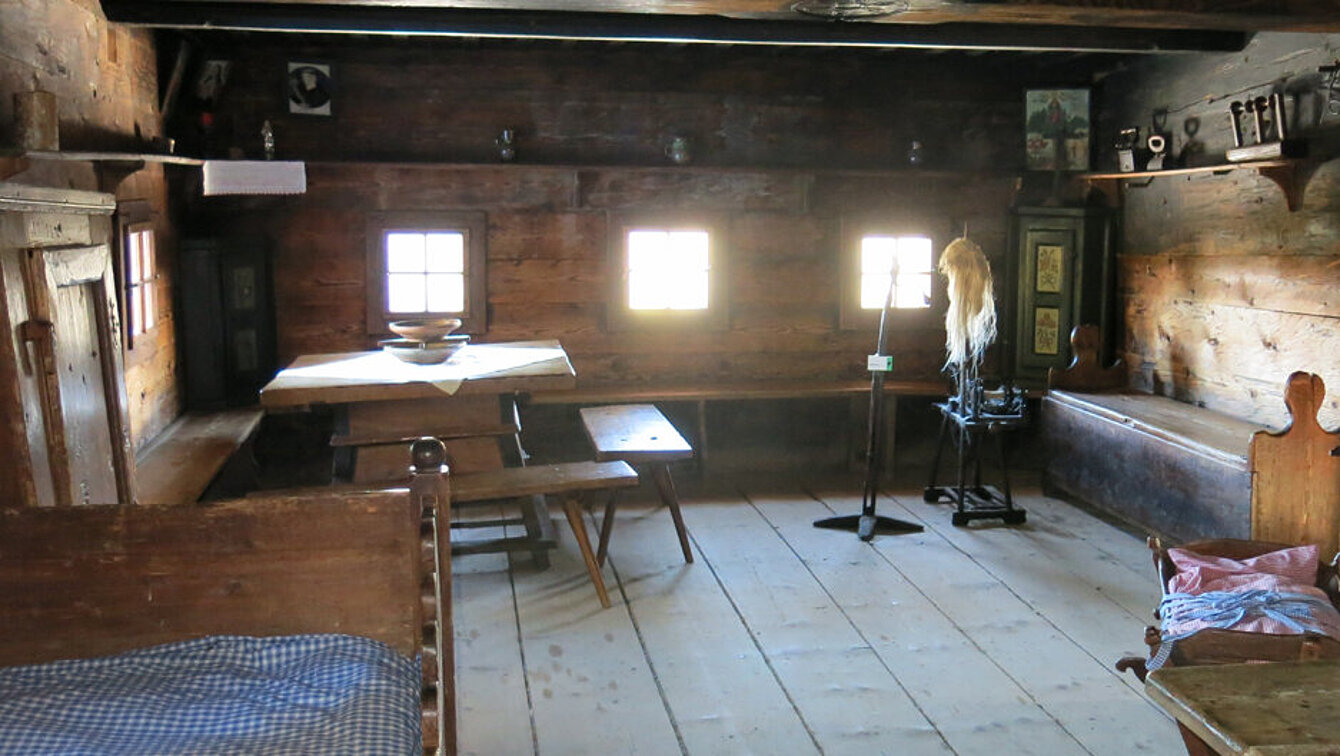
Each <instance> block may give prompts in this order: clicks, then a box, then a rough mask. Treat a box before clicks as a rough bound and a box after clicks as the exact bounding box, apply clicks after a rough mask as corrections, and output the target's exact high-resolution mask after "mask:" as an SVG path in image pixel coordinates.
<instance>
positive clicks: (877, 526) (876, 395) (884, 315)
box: [814, 271, 925, 541]
mask: <svg viewBox="0 0 1340 756" xmlns="http://www.w3.org/2000/svg"><path fill="white" fill-rule="evenodd" d="M896 281H897V276H895V275H893V272H892V271H891V272H890V275H889V292H888V294H887V295H886V296H885V298H884V309H883V310H881V311H880V313H879V338H878V339H877V341H876V342H875V353H874V354H872V355H870V359H869V360H868V361H867V363H866V365H867V367H868V368H869V369H870V415H869V418H868V426H867V428H866V445H865V493H864V494H863V495H862V498H861V513H860V514H855V515H838V516H836V517H825V518H824V519H822V520H815V521H814V527H816V528H826V529H828V530H849V531H853V532H855V533H856V537H857V538H860V539H861V540H862V541H869V540H870V539H872V538H874V537H875V534H876V533H884V534H886V535H892V534H897V533H920V532H922V531H923V530H925V528H923V527H921V526H920V525H918V524H916V523H915V522H907V521H905V520H895V519H894V518H892V517H885V516H884V515H880V514H875V498H876V497H877V496H878V494H879V481H880V478H882V477H884V450H885V446H886V445H887V443H888V432H887V429H886V428H885V423H886V422H887V420H885V416H884V401H885V396H884V374H885V373H887V372H888V371H890V370H892V369H893V357H892V356H890V355H888V354H887V353H886V350H887V348H888V343H889V332H888V329H887V328H885V325H886V324H887V322H888V317H889V307H890V305H891V304H892V301H893V287H894V283H895V282H896Z"/></svg>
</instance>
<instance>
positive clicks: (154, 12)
mask: <svg viewBox="0 0 1340 756" xmlns="http://www.w3.org/2000/svg"><path fill="white" fill-rule="evenodd" d="M749 1H750V2H751V9H750V11H749V12H739V11H738V10H736V11H732V10H731V9H730V8H729V7H720V6H727V5H729V4H728V3H712V4H711V6H712V7H714V8H719V12H716V13H713V14H711V15H708V14H705V13H702V12H701V8H702V7H703V6H692V7H693V8H694V10H695V11H699V12H694V13H682V12H678V8H679V5H670V4H664V5H660V4H654V5H650V6H646V5H643V6H638V9H639V10H640V12H632V11H633V6H631V5H630V6H628V7H626V8H625V7H622V6H619V7H618V8H617V9H616V8H615V7H613V6H611V5H610V4H609V3H604V2H595V3H593V2H591V1H590V0H588V1H587V2H585V3H580V4H575V5H567V4H563V5H561V6H560V5H558V4H557V3H553V4H550V5H549V7H548V8H546V7H544V6H545V5H546V4H547V3H550V2H551V0H536V1H535V2H533V3H517V2H506V0H500V2H498V3H497V4H496V5H494V6H492V7H491V8H490V9H488V10H479V9H478V8H477V7H473V8H462V7H451V6H450V5H447V4H444V7H425V6H424V5H415V6H412V7H407V6H390V7H388V6H385V5H377V6H371V5H364V4H362V3H358V2H328V3H320V2H311V1H309V2H305V3H287V4H279V3H275V2H257V3H245V4H244V3H232V2H226V0H104V2H103V8H104V10H105V12H106V13H107V17H108V19H109V20H112V21H115V22H117V23H122V24H128V25H136V26H148V27H168V28H190V29H211V30H232V31H291V32H313V33H351V34H401V35H404V34H417V35H429V36H454V37H495V38H516V39H555V40H562V39H567V40H590V41H618V40H627V41H644V42H676V43H714V44H766V45H783V46H825V47H880V48H900V47H907V48H921V49H976V50H1022V51H1075V52H1112V53H1169V52H1193V51H1194V52H1205V51H1217V52H1235V51H1238V50H1241V49H1243V47H1244V46H1245V45H1246V42H1247V35H1246V34H1245V33H1244V32H1243V31H1242V30H1241V29H1243V28H1251V27H1250V26H1249V25H1247V24H1246V23H1245V22H1236V23H1223V24H1220V25H1219V26H1220V28H1214V27H1215V24H1208V23H1204V19H1205V18H1212V16H1210V15H1209V14H1201V15H1194V14H1182V16H1179V17H1178V18H1177V19H1175V22H1174V21H1166V22H1165V23H1162V24H1160V23H1155V22H1154V21H1153V20H1148V21H1147V22H1146V23H1135V22H1136V21H1138V20H1139V19H1138V18H1135V17H1131V18H1126V17H1123V16H1121V15H1119V14H1118V15H1116V16H1113V17H1112V19H1113V20H1112V21H1110V22H1107V23H1106V25H1104V23H1105V22H1104V19H1106V18H1107V17H1108V14H1103V13H1101V12H1095V13H1092V14H1088V15H1084V14H1080V13H1078V12H1076V11H1069V12H1068V13H1043V12H1036V13H1033V14H1012V15H1011V16H1010V20H1008V21H1001V20H999V19H998V20H996V21H993V20H992V16H991V13H989V12H986V11H982V10H981V9H983V8H987V7H989V6H983V5H976V4H973V5H969V4H962V3H955V4H953V6H952V8H954V9H957V10H954V11H953V12H952V13H949V12H939V13H938V14H930V15H927V14H921V15H918V14H914V13H908V14H903V15H898V16H894V17H891V19H890V20H891V21H892V22H890V23H840V24H835V23H832V22H829V21H816V20H814V19H813V18H812V17H806V16H803V15H801V14H797V13H792V12H791V11H789V10H784V11H777V10H776V5H775V4H769V7H770V8H771V11H772V12H771V13H764V12H762V11H761V10H758V9H757V8H754V7H752V0H749ZM558 7H561V8H562V9H563V10H562V11H561V12H559V11H555V10H553V8H558ZM946 7H951V6H946ZM1039 7H1041V6H1039ZM1048 7H1050V6H1048ZM964 9H970V10H973V11H974V12H972V13H968V12H966V11H965V10H964ZM1081 20H1083V21H1084V22H1085V23H1080V21H1081ZM1127 21H1129V22H1130V24H1129V25H1124V26H1123V23H1125V22H1127Z"/></svg>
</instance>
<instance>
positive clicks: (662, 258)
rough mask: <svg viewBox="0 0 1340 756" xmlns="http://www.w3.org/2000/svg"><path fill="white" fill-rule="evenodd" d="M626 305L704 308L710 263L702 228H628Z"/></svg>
mask: <svg viewBox="0 0 1340 756" xmlns="http://www.w3.org/2000/svg"><path fill="white" fill-rule="evenodd" d="M627 244H628V308H629V309H631V310H705V309H707V305H708V285H709V281H710V280H711V276H710V274H711V265H710V264H709V262H708V259H709V255H708V249H709V248H710V236H709V234H708V233H707V232H706V231H698V230H689V231H666V230H661V229H645V228H643V229H632V230H629V232H628V242H627Z"/></svg>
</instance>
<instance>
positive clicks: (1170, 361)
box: [1099, 34, 1340, 427]
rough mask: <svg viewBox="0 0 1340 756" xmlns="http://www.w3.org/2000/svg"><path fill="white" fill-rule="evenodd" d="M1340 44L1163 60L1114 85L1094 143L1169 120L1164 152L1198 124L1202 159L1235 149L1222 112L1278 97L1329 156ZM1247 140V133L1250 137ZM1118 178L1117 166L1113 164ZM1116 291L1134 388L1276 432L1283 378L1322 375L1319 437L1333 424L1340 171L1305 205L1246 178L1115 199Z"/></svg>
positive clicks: (1334, 166) (1339, 311) (1315, 188)
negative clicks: (1331, 91) (1332, 77)
mask: <svg viewBox="0 0 1340 756" xmlns="http://www.w3.org/2000/svg"><path fill="white" fill-rule="evenodd" d="M1338 50H1340V35H1335V34H1332V35H1304V34H1292V35H1291V34H1262V35H1258V36H1257V37H1256V38H1255V39H1254V40H1253V41H1252V42H1251V44H1250V45H1249V46H1248V48H1247V49H1246V50H1245V51H1244V52H1242V53H1236V54H1224V55H1199V56H1194V57H1183V56H1178V57H1170V58H1164V59H1160V60H1158V61H1149V62H1146V63H1144V64H1142V65H1138V66H1134V67H1132V68H1131V69H1130V70H1128V71H1126V72H1123V73H1121V74H1118V75H1115V76H1113V77H1112V79H1110V80H1109V81H1108V82H1107V84H1106V91H1107V92H1109V93H1120V94H1119V96H1114V97H1113V101H1112V102H1111V103H1109V105H1110V106H1111V107H1110V108H1109V110H1108V113H1109V115H1108V117H1106V118H1105V119H1104V122H1103V123H1101V124H1100V130H1099V144H1100V145H1105V144H1108V143H1110V142H1111V141H1112V140H1111V138H1110V135H1111V134H1114V133H1115V130H1116V129H1118V128H1121V127H1126V126H1135V125H1139V126H1141V128H1142V133H1147V132H1148V128H1149V124H1150V122H1151V119H1152V113H1153V112H1154V111H1155V110H1156V109H1159V108H1167V109H1168V111H1169V116H1168V121H1167V123H1168V129H1169V130H1170V131H1171V132H1172V134H1173V151H1174V153H1177V152H1180V151H1181V150H1182V148H1183V146H1184V145H1185V144H1186V142H1187V137H1186V135H1185V131H1184V122H1185V121H1186V119H1188V118H1199V119H1200V129H1199V133H1198V139H1199V140H1200V141H1202V142H1203V143H1204V147H1205V154H1206V157H1205V158H1204V161H1206V162H1218V161H1220V160H1221V159H1222V155H1223V151H1224V150H1225V149H1226V148H1227V147H1230V146H1232V145H1231V142H1230V136H1229V130H1228V117H1227V115H1226V114H1227V109H1228V106H1229V104H1230V103H1231V102H1232V101H1233V100H1241V99H1243V98H1244V97H1248V96H1256V95H1258V94H1269V93H1270V91H1272V90H1273V89H1278V90H1280V91H1283V92H1285V93H1286V94H1287V95H1288V99H1289V104H1288V106H1287V109H1288V110H1289V112H1290V117H1291V119H1292V120H1293V121H1294V125H1295V127H1296V128H1295V131H1296V133H1300V134H1305V135H1307V136H1309V137H1310V138H1311V141H1312V145H1311V147H1312V149H1313V152H1314V153H1324V152H1326V151H1328V150H1329V151H1330V152H1331V154H1336V153H1335V152H1334V150H1335V145H1334V144H1328V142H1331V141H1334V137H1333V136H1329V135H1332V134H1334V133H1335V132H1336V130H1337V127H1340V117H1337V116H1335V115H1329V114H1327V113H1326V100H1325V96H1324V92H1323V91H1322V86H1323V85H1322V77H1321V75H1320V74H1319V73H1318V72H1317V68H1318V67H1319V66H1322V65H1327V64H1330V63H1332V62H1333V61H1334V60H1335V58H1336V57H1337V51H1338ZM1249 133H1250V129H1249ZM1108 160H1110V161H1111V163H1112V165H1113V166H1115V158H1114V157H1112V156H1110V155H1109V156H1108ZM1124 213H1125V218H1124V244H1123V252H1122V254H1121V256H1120V259H1119V267H1118V270H1119V276H1120V278H1119V281H1120V283H1119V286H1120V289H1121V298H1122V302H1123V306H1124V312H1125V359H1126V363H1127V365H1128V366H1129V367H1130V369H1131V371H1132V381H1133V384H1134V385H1135V386H1136V387H1137V388H1140V389H1144V390H1149V391H1153V392H1156V393H1161V394H1164V395H1168V396H1172V397H1174V398H1177V399H1180V400H1183V401H1188V402H1193V403H1196V404H1201V405H1203V406H1207V407H1210V408H1211V409H1215V410H1219V411H1222V412H1225V413H1227V414H1230V415H1234V416H1237V417H1241V418H1243V419H1246V420H1250V421H1253V422H1259V423H1264V424H1267V425H1273V426H1276V427H1280V426H1282V425H1283V424H1284V423H1286V422H1287V420H1288V414H1287V413H1286V411H1285V406H1284V402H1283V389H1284V382H1285V379H1286V378H1287V377H1288V376H1289V374H1290V373H1292V372H1293V371H1295V370H1306V371H1310V372H1314V373H1317V374H1319V375H1321V376H1322V377H1323V379H1324V380H1325V381H1326V383H1327V384H1328V386H1329V389H1330V393H1329V396H1328V397H1327V401H1326V402H1325V405H1324V406H1323V408H1322V411H1321V419H1322V424H1323V425H1324V426H1326V427H1335V426H1337V425H1340V297H1337V292H1340V161H1330V162H1326V163H1323V164H1321V165H1320V167H1318V169H1317V171H1316V173H1315V174H1314V175H1313V177H1312V179H1311V181H1310V182H1309V183H1308V184H1307V188H1306V194H1305V195H1304V202H1303V204H1302V207H1301V208H1300V209H1299V210H1298V211H1297V212H1292V213H1291V212H1289V211H1288V209H1287V207H1286V206H1285V201H1284V195H1283V194H1282V193H1281V192H1280V190H1279V189H1278V188H1277V187H1276V186H1275V184H1273V183H1272V182H1270V181H1268V180H1266V179H1264V178H1262V177H1259V176H1258V175H1256V173H1255V172H1254V171H1245V170H1239V171H1234V172H1232V173H1229V174H1225V175H1222V176H1216V175H1198V176H1194V177H1191V178H1185V177H1182V178H1167V179H1156V180H1155V181H1153V182H1152V183H1151V184H1150V185H1149V186H1146V187H1131V188H1128V189H1127V190H1126V192H1125V208H1124Z"/></svg>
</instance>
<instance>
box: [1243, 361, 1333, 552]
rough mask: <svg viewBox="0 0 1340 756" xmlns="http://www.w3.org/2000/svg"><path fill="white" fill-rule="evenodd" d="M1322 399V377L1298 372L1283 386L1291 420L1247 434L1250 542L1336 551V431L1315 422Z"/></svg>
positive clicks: (1323, 384) (1323, 385)
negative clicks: (1276, 428)
mask: <svg viewBox="0 0 1340 756" xmlns="http://www.w3.org/2000/svg"><path fill="white" fill-rule="evenodd" d="M1325 398H1326V384H1325V383H1323V382H1322V380H1321V376H1319V375H1314V374H1312V373H1304V372H1297V373H1294V374H1293V375H1291V376H1289V378H1288V381H1287V382H1286V383H1285V387H1284V403H1285V405H1286V406H1288V408H1289V416H1290V417H1291V418H1292V421H1291V422H1290V424H1289V427H1288V428H1286V429H1284V430H1283V431H1280V432H1278V433H1272V432H1267V431H1262V432H1259V433H1256V434H1255V435H1253V436H1252V441H1251V451H1250V453H1249V458H1250V462H1249V464H1250V467H1251V471H1252V538H1257V539H1261V540H1266V541H1279V542H1281V543H1315V544H1317V545H1318V546H1319V547H1321V553H1322V554H1323V555H1325V556H1326V557H1329V556H1330V555H1332V554H1334V553H1336V551H1337V550H1340V430H1331V431H1327V430H1325V429H1324V428H1322V427H1321V424H1320V423H1319V422H1317V412H1318V410H1320V409H1321V407H1322V402H1323V401H1324V399H1325Z"/></svg>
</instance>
